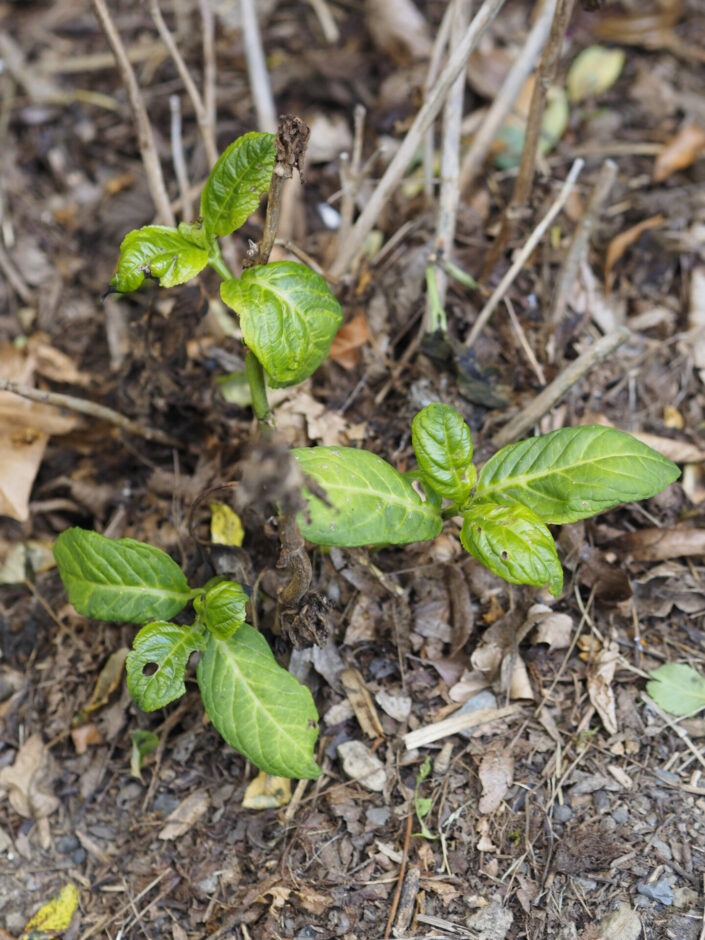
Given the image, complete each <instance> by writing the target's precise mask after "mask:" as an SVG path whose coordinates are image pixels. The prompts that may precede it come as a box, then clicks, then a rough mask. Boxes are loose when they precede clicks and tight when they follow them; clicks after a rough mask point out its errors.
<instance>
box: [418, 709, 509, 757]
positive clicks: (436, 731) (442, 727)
mask: <svg viewBox="0 0 705 940" xmlns="http://www.w3.org/2000/svg"><path fill="white" fill-rule="evenodd" d="M520 711H521V706H520V705H503V706H502V707H501V708H478V709H477V711H474V712H456V713H455V714H454V715H451V717H450V718H444V719H442V721H436V722H433V724H430V725H422V726H421V727H420V728H416V729H415V730H414V731H409V732H408V734H405V735H404V744H405V746H406V749H407V751H413V750H414V748H416V747H425V746H426V745H427V744H432V743H433V742H434V741H439V740H440V739H441V738H447V737H449V736H450V735H451V734H459V733H460V732H461V731H467V729H468V728H477V727H479V725H484V724H487V722H488V721H496V720H497V719H498V718H508V717H509V715H515V714H517V712H520Z"/></svg>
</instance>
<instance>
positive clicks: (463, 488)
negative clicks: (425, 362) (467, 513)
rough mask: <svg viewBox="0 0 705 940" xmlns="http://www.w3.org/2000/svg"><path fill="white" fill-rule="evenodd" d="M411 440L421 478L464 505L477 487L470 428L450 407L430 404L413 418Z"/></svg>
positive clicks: (442, 493) (438, 491) (442, 494)
mask: <svg viewBox="0 0 705 940" xmlns="http://www.w3.org/2000/svg"><path fill="white" fill-rule="evenodd" d="M411 440H412V442H413V445H414V451H415V453H416V459H417V460H418V462H419V467H420V468H421V476H422V479H423V480H424V482H426V483H428V485H429V486H430V487H432V488H433V489H434V490H436V492H437V493H440V494H441V496H445V497H446V498H447V499H453V500H455V502H457V503H461V504H462V503H464V502H465V500H466V499H467V498H468V496H469V495H470V492H471V491H472V488H473V486H474V484H475V478H476V471H475V467H474V465H473V464H472V463H471V462H470V461H471V460H472V440H471V438H470V428H469V427H468V426H467V424H466V423H465V422H464V421H463V419H462V417H461V416H460V415H459V414H458V412H457V411H455V410H454V409H453V408H450V407H449V406H448V405H441V404H438V403H435V404H432V405H427V406H426V407H425V408H424V409H423V410H422V411H420V412H419V413H418V414H417V415H416V417H415V418H414V421H413V424H412V425H411Z"/></svg>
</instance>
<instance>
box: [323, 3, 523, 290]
mask: <svg viewBox="0 0 705 940" xmlns="http://www.w3.org/2000/svg"><path fill="white" fill-rule="evenodd" d="M503 3H504V0H484V3H483V4H482V6H481V7H480V9H479V10H478V12H477V14H476V15H475V17H474V18H473V20H472V22H471V23H470V25H469V26H468V28H467V30H466V32H465V35H464V36H463V38H462V40H461V42H460V44H459V45H458V48H457V49H456V50H455V52H454V53H453V55H452V56H451V57H450V59H449V60H448V62H447V63H446V65H445V67H444V69H443V71H442V72H441V74H440V75H439V77H438V81H437V82H436V84H435V86H434V88H433V91H432V93H431V94H430V95H429V96H428V98H427V99H426V102H425V103H424V105H423V107H422V108H421V110H420V111H419V113H418V114H417V115H416V118H415V119H414V122H413V123H412V125H411V127H410V128H409V130H408V132H407V134H406V137H405V138H404V140H403V141H402V144H401V146H400V147H399V150H398V151H397V152H396V154H395V156H394V158H393V159H392V161H391V163H390V164H389V166H388V167H387V169H386V170H385V172H384V175H383V176H382V179H381V180H380V181H379V183H378V184H377V187H376V188H375V190H374V192H373V194H372V196H371V198H370V200H369V202H368V203H367V205H366V207H365V209H364V211H363V212H362V213H361V215H360V217H359V218H358V220H357V221H356V222H355V225H354V226H353V229H352V231H351V232H350V238H349V239H348V241H347V244H346V245H345V246H344V248H345V250H344V251H343V252H342V254H341V255H340V256H339V257H338V258H336V260H335V263H334V264H333V266H332V267H331V274H332V275H333V276H334V277H340V276H341V275H342V274H344V273H345V271H347V269H348V267H349V265H350V264H351V262H352V261H353V259H354V258H356V257H357V255H358V252H359V251H360V249H361V248H362V246H363V244H364V242H365V239H366V238H367V236H368V235H369V233H370V231H371V230H372V228H373V226H374V224H375V222H376V221H377V217H378V216H379V213H380V212H381V210H382V208H383V206H384V205H385V204H386V202H387V200H388V199H389V197H390V195H391V194H392V192H393V191H394V189H395V188H396V186H397V184H398V183H399V181H400V180H401V178H402V177H403V175H404V173H405V172H406V168H407V167H408V166H409V163H410V162H411V159H412V158H413V156H414V154H415V153H416V151H417V149H418V147H419V145H420V144H421V141H422V139H423V135H424V134H425V133H426V130H427V129H428V128H429V127H430V125H431V122H432V121H433V119H434V118H435V117H436V115H437V114H438V112H439V110H440V109H441V106H442V105H443V102H444V101H445V99H446V95H447V94H448V92H449V90H450V87H451V85H452V84H453V82H454V81H455V79H456V78H457V77H458V75H459V73H460V71H461V70H462V69H463V68H464V67H465V63H466V62H467V60H468V57H469V56H470V53H471V52H472V51H473V49H474V48H475V47H476V46H477V44H478V42H479V41H480V39H481V38H482V36H483V35H484V33H485V30H486V29H487V27H488V26H489V25H490V23H491V22H492V20H493V19H494V17H495V16H496V15H497V13H498V12H499V10H500V9H501V7H502V4H503Z"/></svg>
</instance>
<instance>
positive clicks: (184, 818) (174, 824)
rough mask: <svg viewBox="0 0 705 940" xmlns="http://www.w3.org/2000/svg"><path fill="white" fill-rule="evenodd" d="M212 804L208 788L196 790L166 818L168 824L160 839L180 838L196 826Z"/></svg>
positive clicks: (160, 834)
mask: <svg viewBox="0 0 705 940" xmlns="http://www.w3.org/2000/svg"><path fill="white" fill-rule="evenodd" d="M209 806H210V797H209V796H208V793H207V791H206V790H203V789H201V790H195V791H194V792H193V793H191V794H190V795H189V796H187V797H186V799H185V800H183V801H182V802H181V803H179V805H178V806H177V807H176V809H175V810H173V811H172V812H171V813H169V815H168V816H167V818H166V826H164V828H163V829H162V831H161V832H160V833H159V838H160V839H164V840H167V839H178V838H179V837H180V836H182V835H184V833H186V832H188V831H189V829H190V828H191V827H192V826H194V825H195V824H196V823H197V822H198V820H199V819H200V818H201V816H203V814H204V813H205V812H206V811H207V810H208V807H209Z"/></svg>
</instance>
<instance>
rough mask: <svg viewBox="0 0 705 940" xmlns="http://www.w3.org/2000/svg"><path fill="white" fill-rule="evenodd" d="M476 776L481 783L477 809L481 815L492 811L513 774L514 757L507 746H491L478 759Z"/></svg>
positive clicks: (505, 790)
mask: <svg viewBox="0 0 705 940" xmlns="http://www.w3.org/2000/svg"><path fill="white" fill-rule="evenodd" d="M477 773H478V776H479V778H480V782H481V783H482V796H481V798H480V803H479V806H478V809H479V811H480V813H481V814H482V815H483V816H487V815H489V814H490V813H493V812H494V811H495V810H496V809H497V808H498V807H499V805H500V803H501V802H502V800H503V799H504V797H505V796H506V793H507V790H508V789H509V787H510V786H511V785H512V779H513V776H514V758H513V757H512V753H511V751H510V750H509V749H508V748H503V749H501V750H497V749H495V748H491V749H490V750H489V751H487V753H486V754H485V755H484V757H483V758H482V760H481V761H480V767H479V769H478V772H477Z"/></svg>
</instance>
